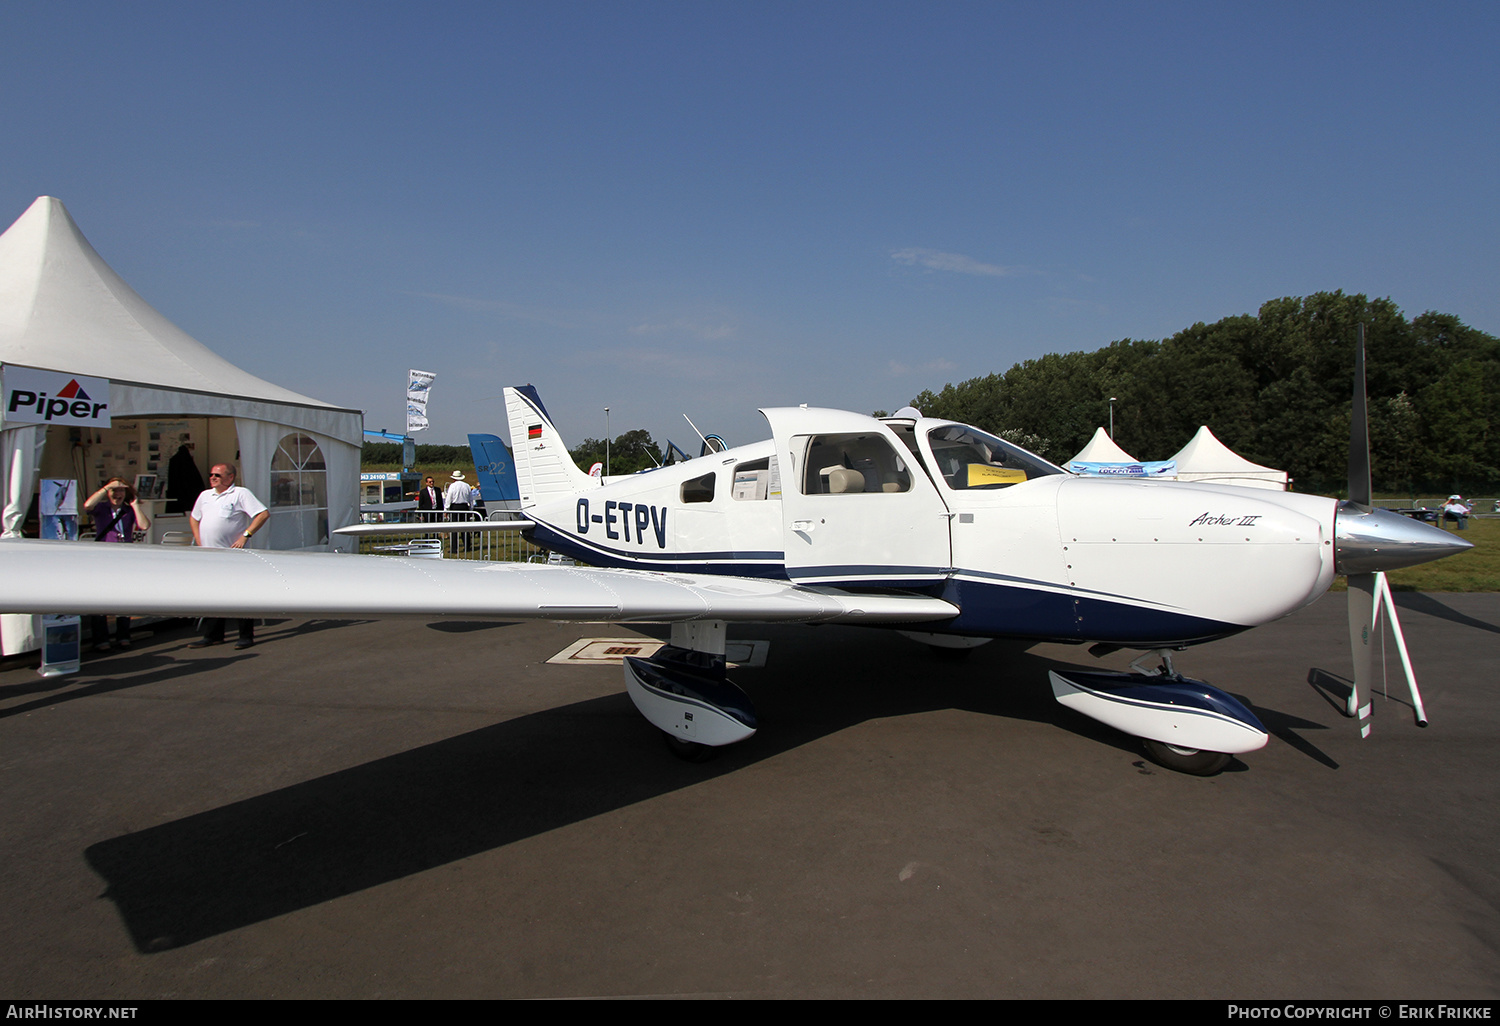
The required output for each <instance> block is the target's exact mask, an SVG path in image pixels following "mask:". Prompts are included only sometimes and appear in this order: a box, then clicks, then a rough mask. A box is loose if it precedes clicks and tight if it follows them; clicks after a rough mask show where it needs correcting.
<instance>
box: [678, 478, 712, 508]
mask: <svg viewBox="0 0 1500 1026" xmlns="http://www.w3.org/2000/svg"><path fill="white" fill-rule="evenodd" d="M717 476H718V475H717V474H704V475H703V476H702V477H695V478H693V479H692V480H691V481H684V482H682V501H683V502H684V503H687V502H713V501H714V478H715V477H717Z"/></svg>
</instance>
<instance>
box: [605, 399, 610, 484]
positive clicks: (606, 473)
mask: <svg viewBox="0 0 1500 1026" xmlns="http://www.w3.org/2000/svg"><path fill="white" fill-rule="evenodd" d="M604 476H605V477H608V476H609V407H608V406H606V407H605V408H604Z"/></svg>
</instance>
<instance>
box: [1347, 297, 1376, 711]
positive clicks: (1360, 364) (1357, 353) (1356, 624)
mask: <svg viewBox="0 0 1500 1026" xmlns="http://www.w3.org/2000/svg"><path fill="white" fill-rule="evenodd" d="M1370 493H1371V488H1370V414H1369V409H1368V408H1367V406H1366V403H1365V326H1364V323H1363V322H1361V323H1360V325H1359V337H1358V339H1357V340H1356V341H1355V344H1354V398H1353V402H1352V403H1351V405H1350V408H1349V502H1351V503H1353V504H1354V505H1355V506H1356V507H1358V508H1359V510H1360V511H1361V512H1363V511H1365V510H1368V509H1369V508H1370V497H1371V496H1370ZM1351 512H1352V511H1351ZM1374 625H1375V575H1374V574H1373V573H1351V574H1349V647H1350V649H1351V650H1352V652H1353V655H1354V686H1353V687H1352V688H1350V690H1349V705H1348V708H1347V709H1345V711H1344V715H1346V716H1354V715H1356V714H1357V715H1358V716H1359V718H1360V719H1361V720H1367V719H1368V717H1369V715H1370V712H1369V711H1370V706H1369V705H1368V704H1366V705H1365V706H1364V707H1361V706H1360V704H1359V702H1360V697H1361V696H1362V695H1369V694H1370V673H1371V669H1372V666H1373V662H1372V660H1371V654H1370V635H1371V634H1373V633H1375V632H1374V630H1373V629H1372V628H1373V627H1374ZM1359 733H1360V736H1361V737H1368V736H1369V733H1370V726H1369V723H1368V722H1366V723H1364V724H1362V725H1361V727H1360V732H1359Z"/></svg>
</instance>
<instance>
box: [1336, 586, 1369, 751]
mask: <svg viewBox="0 0 1500 1026" xmlns="http://www.w3.org/2000/svg"><path fill="white" fill-rule="evenodd" d="M1374 627H1375V575H1374V574H1350V575H1349V647H1350V648H1351V649H1352V650H1353V653H1354V686H1353V688H1351V689H1350V691H1349V704H1348V706H1347V708H1345V710H1344V715H1345V716H1354V715H1356V714H1357V715H1358V716H1359V718H1360V719H1361V720H1363V721H1365V722H1364V723H1362V724H1361V726H1360V731H1359V734H1360V737H1369V736H1370V724H1369V722H1368V721H1369V717H1370V698H1369V696H1370V694H1371V686H1372V681H1371V678H1370V674H1371V673H1372V672H1373V666H1374V660H1373V658H1372V650H1371V648H1370V642H1371V641H1372V640H1373V635H1374V633H1375V630H1374ZM1362 697H1363V700H1364V703H1365V704H1364V705H1363V706H1361V705H1360V701H1361V698H1362Z"/></svg>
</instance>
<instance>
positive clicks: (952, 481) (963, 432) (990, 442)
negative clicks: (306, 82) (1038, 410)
mask: <svg viewBox="0 0 1500 1026" xmlns="http://www.w3.org/2000/svg"><path fill="white" fill-rule="evenodd" d="M927 441H928V444H930V445H931V446H932V455H933V458H934V459H935V460H936V461H937V471H938V473H939V474H941V475H942V477H943V481H944V482H945V483H946V484H947V485H948V487H949V488H953V489H960V490H962V489H973V488H1008V487H1010V486H1011V485H1014V484H1020V483H1021V482H1022V481H1029V480H1031V479H1032V478H1035V477H1046V476H1047V475H1049V474H1062V473H1065V471H1064V470H1063V469H1062V468H1061V467H1056V466H1053V465H1052V464H1051V463H1048V462H1047V461H1046V460H1044V459H1042V458H1041V457H1040V456H1034V455H1032V454H1031V453H1029V452H1027V451H1026V450H1025V449H1022V448H1021V447H1020V446H1017V445H1012V444H1011V443H1009V442H1007V441H1005V440H1004V439H1002V438H996V437H995V436H994V435H991V434H988V433H986V432H984V431H980V430H979V429H978V428H972V427H966V426H964V425H962V424H945V425H943V426H942V427H937V428H933V429H932V430H931V431H929V432H927Z"/></svg>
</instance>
